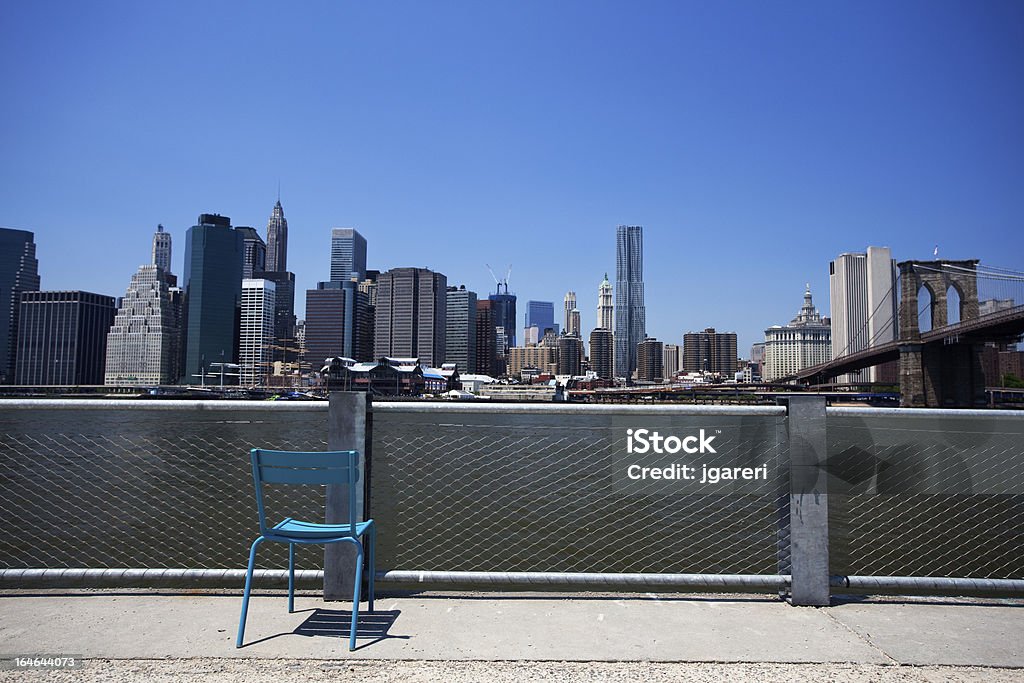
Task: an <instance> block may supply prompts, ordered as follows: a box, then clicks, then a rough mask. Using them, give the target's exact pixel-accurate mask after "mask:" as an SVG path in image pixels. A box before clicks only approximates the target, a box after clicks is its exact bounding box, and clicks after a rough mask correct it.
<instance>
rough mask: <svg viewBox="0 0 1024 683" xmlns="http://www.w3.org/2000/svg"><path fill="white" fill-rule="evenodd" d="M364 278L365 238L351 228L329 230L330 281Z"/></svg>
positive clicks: (361, 279) (360, 280) (360, 279)
mask: <svg viewBox="0 0 1024 683" xmlns="http://www.w3.org/2000/svg"><path fill="white" fill-rule="evenodd" d="M352 278H355V279H356V281H357V282H362V281H363V280H364V279H366V238H365V237H363V236H362V235H360V234H359V231H358V230H353V229H352V228H334V229H332V230H331V281H332V282H348V281H349V280H351V279H352Z"/></svg>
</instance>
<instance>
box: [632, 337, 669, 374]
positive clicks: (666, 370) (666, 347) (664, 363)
mask: <svg viewBox="0 0 1024 683" xmlns="http://www.w3.org/2000/svg"><path fill="white" fill-rule="evenodd" d="M662 348H663V350H664V353H663V356H662V358H663V360H662V362H661V365H662V371H663V373H664V375H663V376H664V377H665V378H666V379H670V378H672V377H675V376H676V375H677V374H678V373H679V345H678V344H665V345H663V347H662ZM637 362H638V363H639V362H640V361H639V360H638V361H637Z"/></svg>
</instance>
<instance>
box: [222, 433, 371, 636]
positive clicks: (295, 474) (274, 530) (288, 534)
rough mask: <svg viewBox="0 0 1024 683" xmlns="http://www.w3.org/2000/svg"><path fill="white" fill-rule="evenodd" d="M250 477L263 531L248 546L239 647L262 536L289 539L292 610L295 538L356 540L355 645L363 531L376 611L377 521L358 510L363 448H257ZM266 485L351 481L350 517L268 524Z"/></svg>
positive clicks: (290, 601)
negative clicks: (340, 521) (363, 518)
mask: <svg viewBox="0 0 1024 683" xmlns="http://www.w3.org/2000/svg"><path fill="white" fill-rule="evenodd" d="M250 453H251V456H252V476H253V480H254V481H255V484H256V509H257V511H258V512H259V518H260V535H259V537H258V538H257V539H256V540H255V541H254V542H253V544H252V549H251V550H250V551H249V569H248V570H247V571H246V574H245V592H244V593H243V595H242V616H241V618H240V619H239V620H238V639H237V640H236V641H235V647H242V636H243V635H244V634H245V617H246V613H247V612H248V611H249V592H250V590H251V589H252V572H253V567H254V565H255V563H256V548H257V547H258V546H259V544H260V543H262V542H263V541H276V542H278V543H287V544H288V611H289V612H294V611H295V544H296V543H318V544H326V543H352V544H353V545H355V547H356V552H357V555H356V580H355V588H354V592H353V596H352V626H351V631H350V633H349V641H348V649H349V650H354V649H355V648H356V626H357V625H358V623H359V589H360V587H361V585H362V580H363V542H362V541H361V540H360V539H361V538H362V537H363V535H366V537H367V549H366V550H367V555H368V557H367V559H368V562H367V564H368V565H369V567H368V570H369V572H370V578H369V581H368V583H369V589H368V591H367V592H368V596H367V597H368V598H369V608H370V612H373V577H374V570H375V567H374V558H373V553H374V546H375V545H376V529H375V528H374V526H373V520H372V519H368V520H366V521H365V522H358V521H357V520H358V519H359V516H358V514H357V511H356V500H357V498H358V496H357V495H356V494H357V492H358V489H357V482H358V481H359V453H358V452H356V451H323V452H315V453H306V452H298V451H268V450H263V449H260V448H254V449H252V451H251V452H250ZM264 484H342V485H347V486H348V507H349V510H348V511H349V514H348V520H349V521H348V522H347V523H343V524H317V523H314V522H303V521H299V520H296V519H292V518H291V517H288V518H286V519H284V520H283V521H281V522H279V523H277V524H276V525H274V526H273V527H268V526H267V518H266V512H265V509H264V507H263V485H264Z"/></svg>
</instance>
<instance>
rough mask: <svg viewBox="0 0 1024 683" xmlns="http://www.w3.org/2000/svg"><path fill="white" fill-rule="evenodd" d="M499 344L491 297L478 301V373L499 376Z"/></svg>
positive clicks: (476, 372)
mask: <svg viewBox="0 0 1024 683" xmlns="http://www.w3.org/2000/svg"><path fill="white" fill-rule="evenodd" d="M497 346H498V342H497V339H496V336H495V328H494V309H493V305H492V303H491V300H490V299H478V300H477V302H476V368H475V369H474V370H472V372H473V373H475V374H478V375H489V376H491V377H497V376H498V371H497V364H498V361H497Z"/></svg>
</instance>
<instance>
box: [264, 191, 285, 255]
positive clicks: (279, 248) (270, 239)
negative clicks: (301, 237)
mask: <svg viewBox="0 0 1024 683" xmlns="http://www.w3.org/2000/svg"><path fill="white" fill-rule="evenodd" d="M266 269H267V270H268V271H271V272H284V271H286V270H288V221H287V219H285V217H284V209H283V208H282V207H281V198H280V197H278V198H277V204H274V210H273V211H271V212H270V220H268V221H267V266H266Z"/></svg>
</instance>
